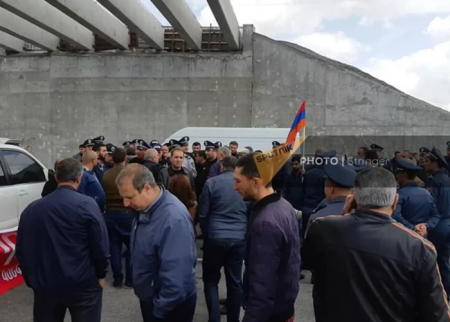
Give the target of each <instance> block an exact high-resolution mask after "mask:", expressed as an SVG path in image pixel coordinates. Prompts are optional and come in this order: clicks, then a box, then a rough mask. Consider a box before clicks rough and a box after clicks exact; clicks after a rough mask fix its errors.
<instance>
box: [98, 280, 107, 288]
mask: <svg viewBox="0 0 450 322" xmlns="http://www.w3.org/2000/svg"><path fill="white" fill-rule="evenodd" d="M105 284H106V282H105V279H104V278H102V279H99V280H98V285H100V286H101V287H102V288H105Z"/></svg>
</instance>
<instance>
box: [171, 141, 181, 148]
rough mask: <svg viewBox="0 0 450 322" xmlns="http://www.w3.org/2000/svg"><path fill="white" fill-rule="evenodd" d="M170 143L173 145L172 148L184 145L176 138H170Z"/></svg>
mask: <svg viewBox="0 0 450 322" xmlns="http://www.w3.org/2000/svg"><path fill="white" fill-rule="evenodd" d="M169 144H170V146H171V147H172V148H175V147H177V146H181V145H182V144H181V142H180V141H178V140H174V139H172V140H170V141H169Z"/></svg>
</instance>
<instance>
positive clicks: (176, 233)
mask: <svg viewBox="0 0 450 322" xmlns="http://www.w3.org/2000/svg"><path fill="white" fill-rule="evenodd" d="M116 184H117V188H118V189H119V193H120V195H121V196H122V198H123V202H124V205H125V206H126V207H130V208H133V209H134V210H136V211H138V212H139V213H140V214H139V217H138V219H137V221H136V222H135V223H134V224H133V231H132V234H131V245H132V246H131V247H132V251H131V253H132V260H131V261H132V263H133V269H132V274H133V284H134V285H133V286H134V292H135V294H136V295H137V297H138V298H139V300H140V304H141V311H142V316H143V319H144V322H153V321H177V322H192V320H193V318H194V312H195V306H196V301H197V290H196V279H195V266H196V262H197V252H196V246H195V236H194V230H193V229H192V221H191V216H190V215H189V212H188V210H187V209H186V207H185V206H184V204H182V203H181V201H179V200H178V198H177V197H175V196H174V195H172V194H171V193H170V192H169V191H167V190H165V189H164V188H163V187H160V186H158V185H157V184H156V182H155V178H154V177H153V174H152V173H151V171H150V170H149V169H147V168H146V167H144V166H143V165H140V164H130V165H128V166H126V167H125V168H124V169H123V170H122V171H121V172H120V174H119V175H118V177H117V179H116Z"/></svg>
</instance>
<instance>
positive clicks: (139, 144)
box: [136, 140, 150, 151]
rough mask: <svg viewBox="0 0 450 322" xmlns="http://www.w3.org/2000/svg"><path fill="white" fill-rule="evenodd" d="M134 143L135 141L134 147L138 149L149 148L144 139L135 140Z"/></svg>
mask: <svg viewBox="0 0 450 322" xmlns="http://www.w3.org/2000/svg"><path fill="white" fill-rule="evenodd" d="M136 143H137V147H136V148H137V149H138V150H140V151H142V150H147V149H150V146H149V145H148V144H147V142H145V141H144V140H137V142H136Z"/></svg>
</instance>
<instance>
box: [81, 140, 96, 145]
mask: <svg viewBox="0 0 450 322" xmlns="http://www.w3.org/2000/svg"><path fill="white" fill-rule="evenodd" d="M83 145H85V146H93V145H95V142H94V140H92V139H87V140H86V141H84V143H83Z"/></svg>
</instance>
